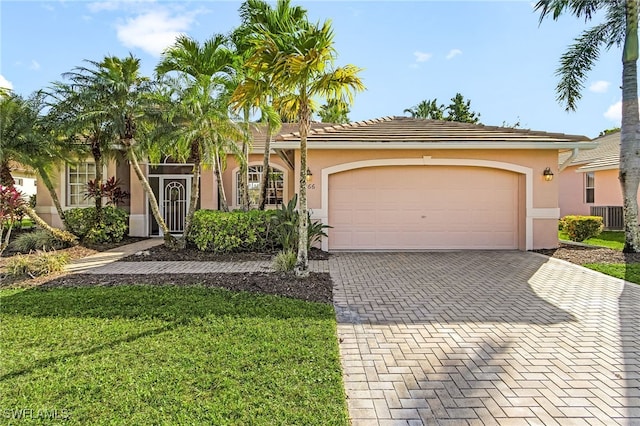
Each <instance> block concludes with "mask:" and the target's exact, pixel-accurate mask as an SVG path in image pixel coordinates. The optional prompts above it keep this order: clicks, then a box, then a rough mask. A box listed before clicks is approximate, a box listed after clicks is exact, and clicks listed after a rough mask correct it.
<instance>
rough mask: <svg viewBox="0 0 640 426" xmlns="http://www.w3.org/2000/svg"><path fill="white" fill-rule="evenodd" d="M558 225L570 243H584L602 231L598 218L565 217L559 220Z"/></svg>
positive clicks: (600, 219)
mask: <svg viewBox="0 0 640 426" xmlns="http://www.w3.org/2000/svg"><path fill="white" fill-rule="evenodd" d="M560 223H561V225H562V227H563V231H564V232H566V233H567V235H568V236H569V239H570V240H571V241H584V240H587V239H589V238H593V237H596V236H598V235H600V233H601V232H602V230H603V229H604V223H603V222H602V218H601V217H600V216H573V215H571V216H565V217H563V218H562V219H560Z"/></svg>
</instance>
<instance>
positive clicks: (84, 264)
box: [66, 238, 163, 273]
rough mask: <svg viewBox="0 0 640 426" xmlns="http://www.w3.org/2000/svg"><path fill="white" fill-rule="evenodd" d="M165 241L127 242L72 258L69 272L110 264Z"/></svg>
mask: <svg viewBox="0 0 640 426" xmlns="http://www.w3.org/2000/svg"><path fill="white" fill-rule="evenodd" d="M162 243H163V240H162V238H149V239H148V240H143V241H138V242H137V243H132V244H127V245H124V246H120V247H116V248H113V249H110V250H106V251H103V252H100V253H96V254H93V255H91V256H87V257H83V258H82V259H75V260H72V261H71V262H70V263H69V265H68V266H67V268H66V270H67V271H68V272H73V273H79V272H87V271H89V270H92V269H95V268H99V267H101V266H104V265H108V264H110V263H113V262H115V261H117V260H120V259H122V258H124V257H127V256H130V255H132V254H134V253H137V252H139V251H142V250H148V249H150V248H151V247H155V246H158V245H160V244H162Z"/></svg>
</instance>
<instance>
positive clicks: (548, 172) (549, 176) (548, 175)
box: [542, 167, 553, 182]
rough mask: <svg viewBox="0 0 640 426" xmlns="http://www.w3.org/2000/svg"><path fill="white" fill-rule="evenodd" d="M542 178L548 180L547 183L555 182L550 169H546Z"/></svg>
mask: <svg viewBox="0 0 640 426" xmlns="http://www.w3.org/2000/svg"><path fill="white" fill-rule="evenodd" d="M542 176H544V180H546V181H547V182H551V181H552V180H553V172H552V171H551V169H550V168H549V167H547V168H546V169H544V172H542Z"/></svg>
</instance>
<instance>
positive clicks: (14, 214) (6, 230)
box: [0, 185, 25, 254]
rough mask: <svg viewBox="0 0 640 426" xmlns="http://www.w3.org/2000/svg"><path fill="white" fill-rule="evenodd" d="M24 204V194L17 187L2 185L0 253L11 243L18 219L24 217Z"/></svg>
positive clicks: (0, 187) (0, 188) (0, 197)
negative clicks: (10, 239) (12, 231)
mask: <svg viewBox="0 0 640 426" xmlns="http://www.w3.org/2000/svg"><path fill="white" fill-rule="evenodd" d="M24 204H25V201H24V199H23V198H22V194H20V192H19V191H18V190H17V189H15V188H14V187H13V186H2V185H0V254H2V252H3V251H4V250H5V249H6V248H7V246H8V245H9V238H10V237H11V230H12V229H13V226H14V224H15V222H16V220H17V219H18V218H21V217H22V211H21V208H22V206H23V205H24Z"/></svg>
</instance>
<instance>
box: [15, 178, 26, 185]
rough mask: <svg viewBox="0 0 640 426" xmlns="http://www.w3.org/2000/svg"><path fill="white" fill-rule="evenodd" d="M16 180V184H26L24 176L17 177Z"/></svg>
mask: <svg viewBox="0 0 640 426" xmlns="http://www.w3.org/2000/svg"><path fill="white" fill-rule="evenodd" d="M14 181H15V184H16V185H20V186H23V185H24V179H22V178H15V179H14Z"/></svg>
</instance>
